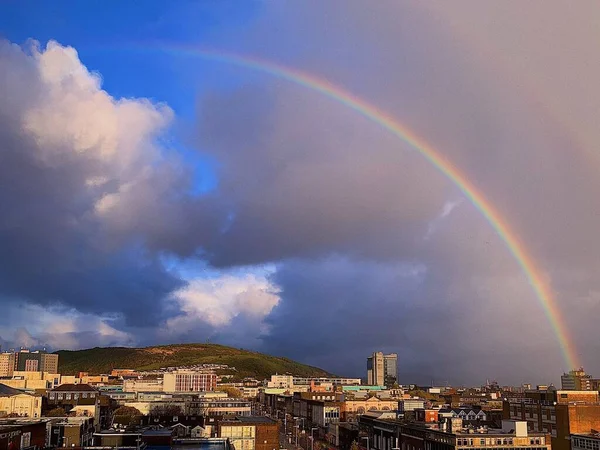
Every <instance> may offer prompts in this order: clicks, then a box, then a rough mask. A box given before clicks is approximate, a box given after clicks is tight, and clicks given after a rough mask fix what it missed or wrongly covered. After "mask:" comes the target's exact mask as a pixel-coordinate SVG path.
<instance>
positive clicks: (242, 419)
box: [222, 416, 277, 424]
mask: <svg viewBox="0 0 600 450" xmlns="http://www.w3.org/2000/svg"><path fill="white" fill-rule="evenodd" d="M236 422H239V423H270V424H271V423H277V421H276V420H275V419H271V418H270V417H266V416H236V417H233V418H231V419H229V418H228V419H225V420H223V421H222V423H236Z"/></svg>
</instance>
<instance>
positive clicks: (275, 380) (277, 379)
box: [267, 374, 310, 389]
mask: <svg viewBox="0 0 600 450" xmlns="http://www.w3.org/2000/svg"><path fill="white" fill-rule="evenodd" d="M308 384H310V383H308ZM293 386H294V377H293V376H292V375H278V374H275V375H271V381H268V382H267V387H268V388H274V389H289V388H291V387H293Z"/></svg>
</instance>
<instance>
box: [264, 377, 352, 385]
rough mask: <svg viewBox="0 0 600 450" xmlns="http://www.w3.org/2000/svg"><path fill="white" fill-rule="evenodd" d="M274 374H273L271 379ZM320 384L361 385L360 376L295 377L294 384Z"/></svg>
mask: <svg viewBox="0 0 600 450" xmlns="http://www.w3.org/2000/svg"><path fill="white" fill-rule="evenodd" d="M272 379H273V376H271V380H272ZM313 383H318V384H332V385H334V386H359V385H361V384H362V383H361V380H360V378H340V377H293V386H303V385H311V384H313Z"/></svg>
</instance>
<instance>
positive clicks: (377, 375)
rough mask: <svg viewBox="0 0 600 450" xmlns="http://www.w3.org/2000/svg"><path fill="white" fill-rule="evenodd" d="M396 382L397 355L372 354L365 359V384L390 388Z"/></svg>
mask: <svg viewBox="0 0 600 450" xmlns="http://www.w3.org/2000/svg"><path fill="white" fill-rule="evenodd" d="M397 381H398V355H397V354H396V353H390V354H389V355H384V354H383V353H382V352H374V353H373V354H372V355H371V356H369V357H368V358H367V384H369V385H376V386H392V385H393V384H394V383H396V382H397Z"/></svg>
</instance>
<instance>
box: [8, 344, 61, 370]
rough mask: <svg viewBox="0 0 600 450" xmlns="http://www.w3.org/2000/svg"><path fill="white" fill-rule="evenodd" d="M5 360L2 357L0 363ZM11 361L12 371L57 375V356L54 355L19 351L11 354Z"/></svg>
mask: <svg viewBox="0 0 600 450" xmlns="http://www.w3.org/2000/svg"><path fill="white" fill-rule="evenodd" d="M3 355H4V354H3ZM6 358H7V357H6V356H3V357H2V359H0V361H4V360H6ZM11 361H12V362H13V371H22V372H48V373H58V355H56V354H54V353H46V352H44V351H39V350H36V351H34V352H31V351H29V350H20V351H18V352H15V353H12V358H11ZM8 376H11V375H8Z"/></svg>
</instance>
